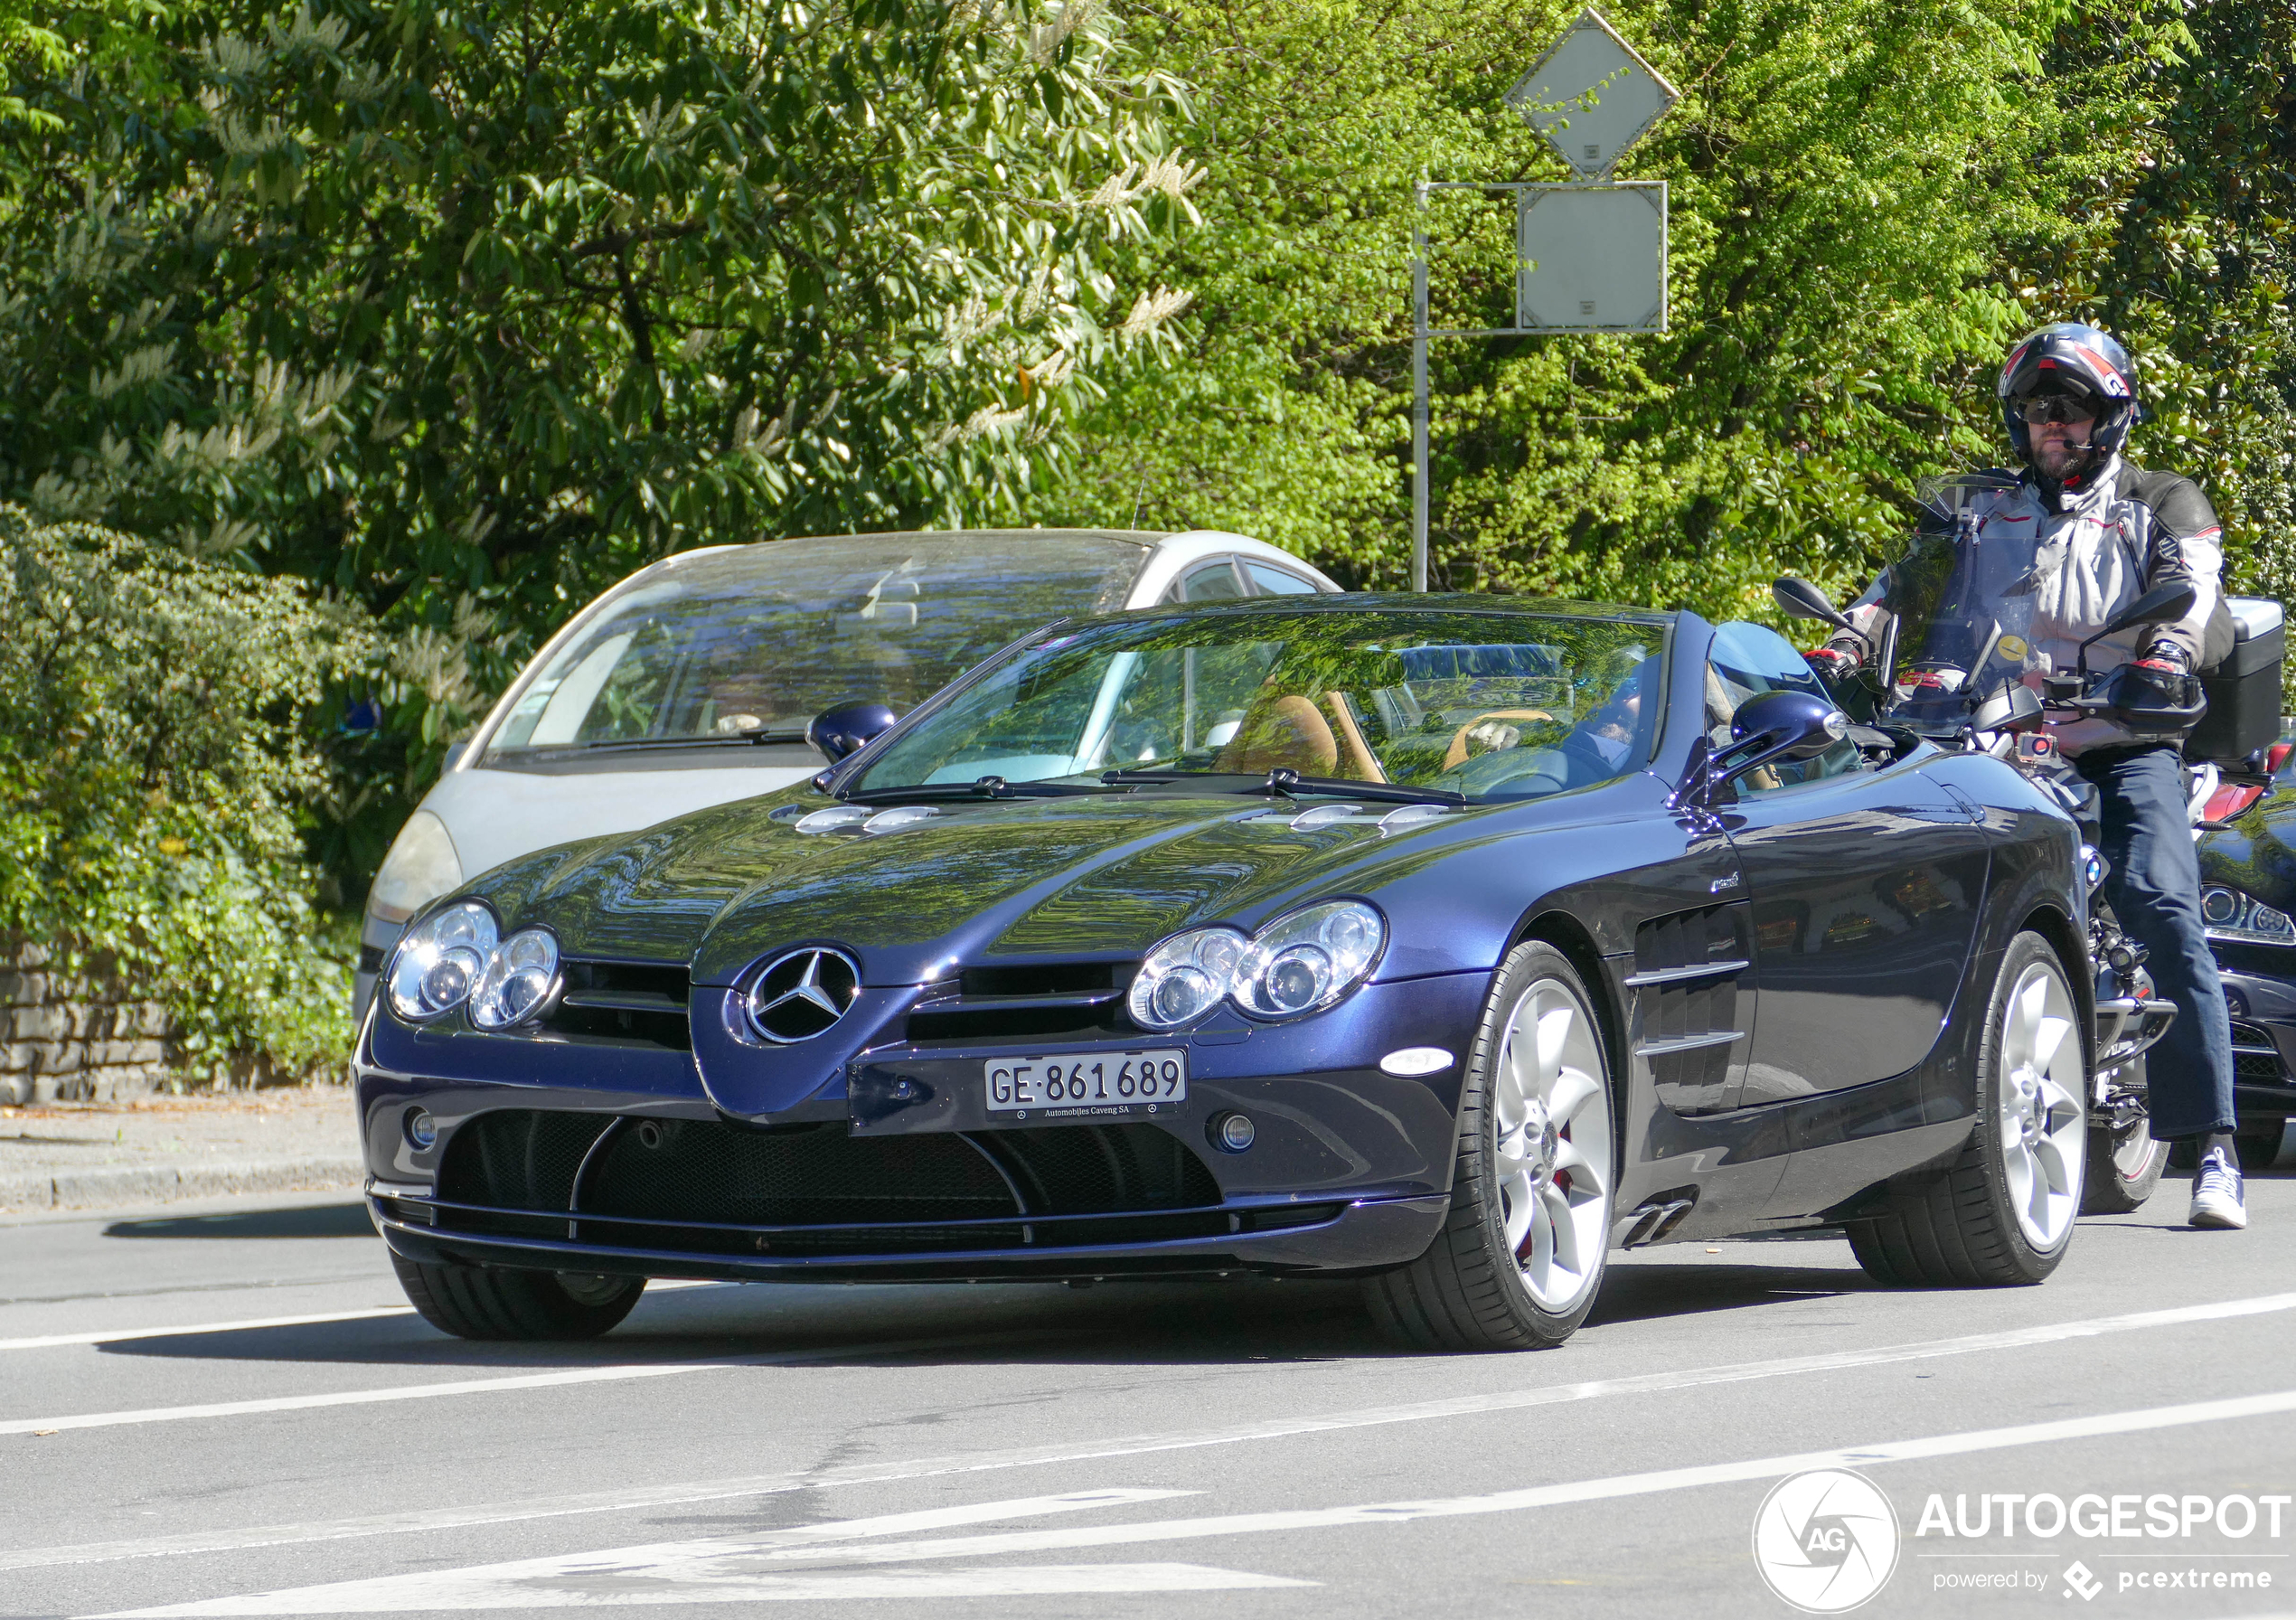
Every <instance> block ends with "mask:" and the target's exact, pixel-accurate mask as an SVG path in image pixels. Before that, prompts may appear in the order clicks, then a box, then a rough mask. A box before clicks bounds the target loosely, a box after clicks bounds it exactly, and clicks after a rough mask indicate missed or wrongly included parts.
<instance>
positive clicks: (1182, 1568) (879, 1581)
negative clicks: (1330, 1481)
mask: <svg viewBox="0 0 2296 1620" xmlns="http://www.w3.org/2000/svg"><path fill="white" fill-rule="evenodd" d="M1316 1584H1318V1583H1316V1582H1314V1581H1312V1580H1288V1579H1286V1578H1284V1577H1283V1576H1280V1575H1253V1574H1249V1573H1247V1572H1246V1571H1244V1570H1241V1569H1211V1568H1205V1567H1204V1566H1203V1565H1201V1564H1035V1565H1028V1564H1023V1565H1019V1566H1016V1567H1013V1568H1005V1569H949V1570H941V1569H886V1570H878V1571H874V1572H872V1573H870V1574H867V1575H756V1576H748V1577H735V1578H731V1579H727V1580H719V1581H712V1582H710V1584H709V1585H707V1586H692V1587H679V1588H678V1589H676V1590H675V1591H667V1592H646V1593H635V1592H634V1593H628V1594H626V1595H621V1596H612V1597H599V1596H592V1595H591V1594H590V1593H588V1591H580V1590H569V1591H561V1592H557V1593H552V1594H527V1595H522V1596H521V1597H520V1598H519V1600H518V1604H517V1606H519V1607H522V1608H590V1607H607V1606H636V1605H641V1604H645V1605H652V1604H667V1603H822V1602H825V1601H829V1600H831V1599H834V1598H840V1597H842V1598H848V1599H851V1598H875V1599H878V1600H880V1601H883V1600H886V1599H893V1600H895V1601H899V1600H903V1599H914V1598H919V1597H1049V1596H1060V1595H1062V1594H1068V1593H1093V1594H1104V1593H1105V1594H1111V1595H1128V1594H1133V1593H1140V1592H1233V1591H1238V1590H1241V1589H1243V1588H1246V1587H1313V1586H1315V1585H1316ZM331 1600H332V1599H329V1600H323V1601H331ZM499 1607H503V1605H500V1604H494V1603H485V1602H479V1601H472V1602H460V1601H456V1599H453V1598H446V1599H443V1600H442V1599H439V1598H436V1597H434V1596H430V1595H428V1594H425V1595H423V1596H420V1597H419V1599H406V1598H401V1597H399V1596H396V1595H379V1596H378V1598H376V1599H370V1598H368V1597H366V1596H357V1595H347V1596H344V1597H343V1600H342V1606H341V1607H326V1606H321V1604H315V1603H314V1601H313V1599H312V1597H311V1595H310V1593H309V1591H308V1590H307V1589H306V1590H305V1591H301V1592H281V1593H278V1594H275V1595H272V1596H268V1597H267V1596H252V1597H224V1598H219V1599H217V1600H216V1601H215V1602H213V1603H187V1604H180V1605H178V1606H175V1607H174V1608H165V1609H125V1610H122V1611H120V1613H119V1614H118V1615H110V1616H102V1617H99V1620H127V1616H129V1615H136V1616H157V1615H372V1614H388V1613H391V1612H393V1611H397V1612H400V1613H404V1612H407V1611H409V1610H431V1611H437V1610H439V1609H457V1608H499Z"/></svg>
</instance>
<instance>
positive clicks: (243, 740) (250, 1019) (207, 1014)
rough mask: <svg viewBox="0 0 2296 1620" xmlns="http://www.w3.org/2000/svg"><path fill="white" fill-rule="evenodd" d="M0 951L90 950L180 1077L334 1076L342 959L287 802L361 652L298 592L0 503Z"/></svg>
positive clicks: (350, 622)
mask: <svg viewBox="0 0 2296 1620" xmlns="http://www.w3.org/2000/svg"><path fill="white" fill-rule="evenodd" d="M0 622H5V624H6V625H7V626H8V634H7V635H6V636H0V936H12V937H19V938H29V939H33V940H37V941H40V942H42V944H45V945H47V946H48V947H50V948H51V949H52V950H56V951H61V953H62V955H63V957H64V960H65V962H66V964H67V965H76V964H78V963H81V962H85V961H86V960H88V959H89V958H90V957H94V958H108V959H110V960H112V961H114V962H117V963H118V964H119V965H121V966H122V967H123V968H124V969H125V970H126V971H127V972H129V973H131V974H134V975H138V976H140V977H143V978H145V979H146V980H147V981H148V982H149V984H151V987H152V994H154V995H155V997H156V998H157V999H158V1000H160V1001H162V1002H163V1003H165V1004H166V1005H167V1006H168V1007H170V1008H171V1009H172V1010H173V1012H174V1014H175V1016H176V1019H177V1021H178V1024H179V1026H180V1028H181V1031H182V1041H183V1050H184V1052H185V1054H186V1057H187V1059H188V1060H189V1062H190V1064H191V1065H192V1066H193V1068H194V1069H202V1068H203V1069H212V1070H214V1071H215V1072H217V1073H218V1074H221V1072H223V1071H225V1070H227V1069H234V1068H240V1069H243V1068H245V1067H247V1066H249V1064H250V1063H252V1064H253V1065H254V1066H255V1067H257V1068H262V1067H269V1068H271V1069H281V1070H285V1071H287V1072H289V1073H304V1072H312V1071H316V1070H321V1069H329V1068H331V1067H332V1066H334V1064H335V1063H337V1062H339V1061H340V1060H341V1059H342V1055H343V1051H344V1050H346V1049H347V1045H348V1041H349V1039H350V1033H351V1029H350V996H349V982H348V976H347V973H346V963H345V962H344V961H343V960H340V959H338V958H337V956H335V955H334V953H333V952H332V950H331V948H330V947H329V945H328V944H327V942H326V938H325V931H324V930H322V929H321V928H319V927H318V926H317V923H316V919H315V918H314V916H313V915H312V910H311V904H310V899H309V896H310V894H311V890H312V881H313V873H312V871H310V869H309V867H308V866H307V865H306V862H305V860H304V855H303V843H302V839H301V837H300V835H299V834H298V832H297V828H296V810H297V807H298V805H300V804H301V803H303V802H305V801H306V800H307V798H308V797H309V796H310V794H311V793H312V791H313V790H314V789H315V786H317V784H318V781H319V778H320V776H321V770H322V768H321V763H320V760H319V758H318V756H317V753H316V751H315V749H314V748H313V747H312V744H311V740H310V732H311V730H312V728H311V723H310V722H311V719H312V715H313V711H314V710H315V707H316V706H317V705H318V703H319V702H320V700H321V697H322V694H323V692H325V689H326V687H327V686H328V685H329V683H331V682H333V681H334V680H336V679H338V678H339V677H340V675H341V673H342V672H343V668H344V667H345V665H346V664H351V663H353V662H355V661H356V660H358V659H359V658H360V657H362V655H364V653H365V651H366V648H365V632H364V631H363V630H362V628H361V627H360V626H359V625H358V624H357V622H356V620H355V619H354V618H347V617H346V616H345V615H344V614H343V613H342V612H341V611H339V610H335V609H331V608H330V607H327V606H326V605H325V604H323V603H320V602H318V601H316V600H315V599H314V598H312V596H311V595H310V593H309V592H308V590H307V589H306V588H305V587H303V586H302V585H301V584H300V583H299V582H298V581H294V580H287V579H264V578H263V577H261V576H260V575H257V574H251V573H248V572H246V571H244V570H234V569H227V568H221V567H218V566H216V565H214V564H212V563H203V562H200V561H197V560H193V559H191V558H188V557H186V556H184V555H183V553H182V552H181V551H176V550H174V549H173V548H170V547H165V546H154V545H150V544H147V543H146V542H140V541H136V540H133V539H130V538H128V537H127V536H124V535H120V534H117V533H113V532H108V531H106V530H102V529H98V528H95V527H93V526H91V525H88V524H81V523H68V524H61V525H40V524H35V523H33V522H32V521H31V520H30V519H29V517H28V516H27V514H26V513H24V511H23V509H22V508H20V507H14V506H0Z"/></svg>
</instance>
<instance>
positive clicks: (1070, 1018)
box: [903, 962, 1137, 1046]
mask: <svg viewBox="0 0 2296 1620" xmlns="http://www.w3.org/2000/svg"><path fill="white" fill-rule="evenodd" d="M1136 967H1137V964H1134V963H1131V962H1051V963H1035V964H1024V965H1019V966H1009V967H968V968H966V969H965V971H964V972H963V973H962V974H961V975H958V978H957V983H956V984H955V987H954V990H955V994H941V995H928V996H927V999H926V1000H924V1001H922V1002H919V1003H917V1006H915V1007H914V1008H912V1009H911V1010H910V1012H909V1015H908V1025H907V1028H906V1029H905V1030H904V1031H903V1034H904V1038H905V1039H907V1040H908V1041H909V1043H910V1044H912V1045H916V1046H938V1045H962V1044H966V1043H969V1042H974V1041H1042V1040H1046V1039H1049V1038H1053V1037H1058V1036H1063V1035H1073V1036H1076V1037H1077V1038H1078V1039H1082V1040H1090V1039H1094V1038H1096V1037H1100V1036H1105V1035H1121V1034H1131V1033H1135V1032H1137V1026H1136V1025H1134V1023H1133V1022H1132V1020H1131V1019H1130V1018H1129V1017H1128V1016H1126V1015H1125V1013H1124V991H1125V989H1126V988H1127V987H1128V986H1129V985H1130V984H1131V983H1132V978H1133V974H1134V971H1135V969H1136Z"/></svg>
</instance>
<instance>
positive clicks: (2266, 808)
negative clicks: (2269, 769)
mask: <svg viewBox="0 0 2296 1620" xmlns="http://www.w3.org/2000/svg"><path fill="white" fill-rule="evenodd" d="M2200 875H2201V878H2202V880H2203V881H2207V882H2211V883H2225V884H2228V885H2230V886H2231V887H2232V888H2235V889H2237V890H2240V891H2241V892H2242V893H2244V894H2246V895H2249V896H2251V897H2252V898H2254V899H2259V900H2262V901H2263V903H2264V904H2265V905H2267V906H2271V907H2272V908H2273V909H2276V910H2281V911H2289V912H2296V786H2282V785H2278V784H2275V785H2274V786H2273V788H2272V792H2270V793H2268V794H2266V795H2265V796H2263V798H2261V799H2258V800H2257V801H2256V802H2255V804H2254V805H2251V806H2249V808H2248V812H2247V814H2245V815H2241V816H2238V817H2236V818H2235V820H2234V821H2233V822H2232V824H2230V825H2229V826H2226V827H2225V828H2223V829H2222V830H2220V831H2217V832H2213V833H2205V834H2202V835H2201V838H2200Z"/></svg>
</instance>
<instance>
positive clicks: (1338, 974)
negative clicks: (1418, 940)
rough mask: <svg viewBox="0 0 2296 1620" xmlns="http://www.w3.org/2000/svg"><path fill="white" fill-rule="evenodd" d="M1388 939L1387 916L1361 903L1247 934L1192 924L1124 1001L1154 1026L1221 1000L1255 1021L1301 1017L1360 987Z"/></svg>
mask: <svg viewBox="0 0 2296 1620" xmlns="http://www.w3.org/2000/svg"><path fill="white" fill-rule="evenodd" d="M1387 937H1388V925H1387V919H1386V918H1383V917H1381V916H1380V915H1379V911H1378V910H1377V909H1375V908H1373V907H1371V906H1369V905H1366V904H1365V903H1364V902H1363V901H1361V900H1324V901H1322V902H1320V903H1318V904H1316V905H1313V906H1306V907H1303V908H1302V909H1299V910H1297V911H1292V912H1287V913H1286V914H1284V916H1282V917H1279V918H1275V920H1274V921H1273V922H1270V923H1268V924H1267V925H1266V927H1265V928H1261V929H1260V930H1259V932H1258V933H1256V934H1255V935H1253V936H1252V937H1250V938H1249V939H1247V938H1246V937H1244V936H1243V935H1241V934H1239V933H1237V931H1236V930H1235V929H1233V928H1191V929H1190V930H1189V931H1188V932H1186V933H1184V934H1175V935H1173V936H1172V937H1171V938H1169V939H1167V940H1165V941H1163V943H1162V944H1161V945H1159V946H1157V947H1156V948H1155V949H1153V950H1152V951H1150V952H1149V953H1148V956H1147V957H1146V959H1145V960H1143V962H1142V963H1141V965H1140V972H1139V974H1138V975H1136V976H1135V977H1134V979H1133V981H1132V990H1131V994H1129V995H1128V996H1127V997H1126V998H1125V1005H1126V1007H1127V1008H1128V1009H1129V1011H1130V1012H1131V1013H1132V1017H1133V1022H1135V1023H1138V1024H1139V1025H1141V1026H1142V1027H1143V1029H1151V1030H1169V1029H1174V1028H1177V1027H1178V1026H1179V1025H1181V1024H1183V1023H1187V1022H1190V1021H1191V1020H1193V1019H1195V1018H1198V1017H1200V1016H1201V1015H1202V1014H1203V1013H1207V1012H1209V1011H1210V1010H1211V1008H1212V1007H1213V1006H1214V1005H1216V1004H1217V1003H1219V1001H1221V1000H1222V999H1223V998H1226V999H1228V1000H1232V1001H1233V1002H1235V1003H1236V1004H1237V1006H1239V1007H1241V1008H1242V1009H1243V1010H1244V1011H1245V1012H1247V1013H1251V1014H1252V1015H1253V1016H1254V1017H1256V1018H1295V1017H1297V1016H1299V1015H1300V1014H1301V1013H1314V1012H1319V1011H1321V1010H1322V1009H1323V1008H1325V1007H1329V1006H1331V1005H1332V1004H1333V1003H1336V1002H1338V1001H1339V1000H1340V999H1341V997H1343V996H1345V995H1346V994H1348V992H1349V991H1350V990H1353V989H1354V988H1355V987H1356V986H1357V985H1358V984H1361V983H1362V982H1363V980H1364V979H1365V978H1366V977H1367V976H1368V975H1369V973H1370V971H1371V966H1372V964H1374V963H1375V962H1377V961H1378V960H1379V951H1380V948H1381V947H1383V946H1385V945H1386V944H1387Z"/></svg>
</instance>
